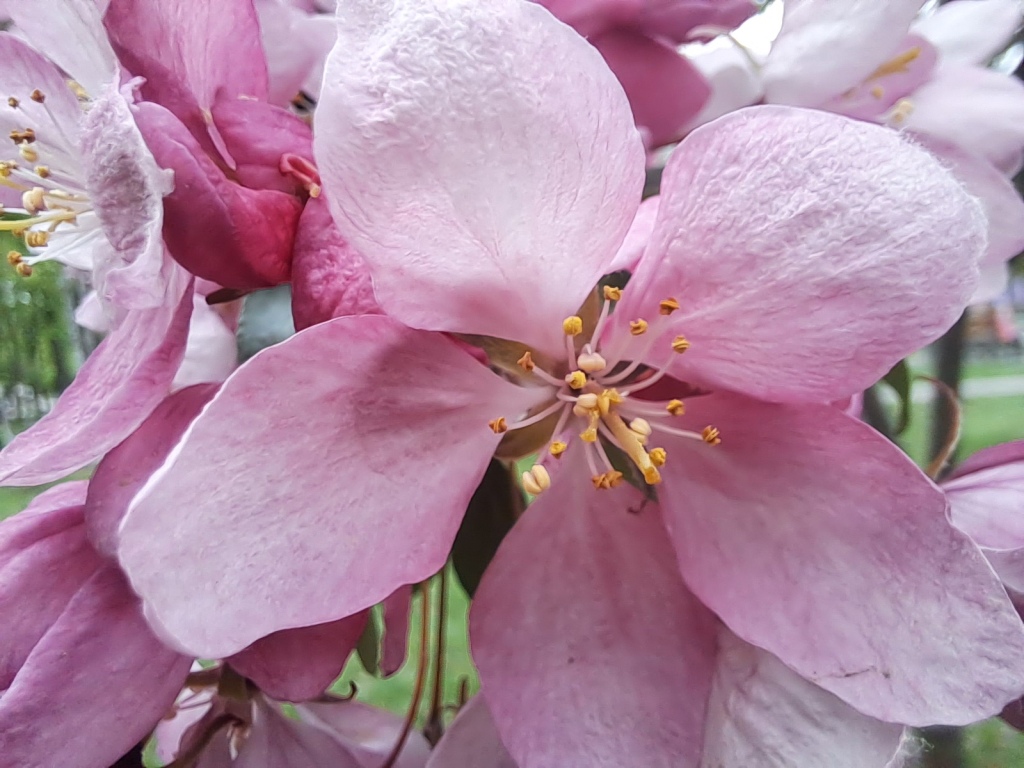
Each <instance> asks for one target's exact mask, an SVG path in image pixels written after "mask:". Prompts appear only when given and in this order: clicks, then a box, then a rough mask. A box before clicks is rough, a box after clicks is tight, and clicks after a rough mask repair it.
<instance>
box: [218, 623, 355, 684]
mask: <svg viewBox="0 0 1024 768" xmlns="http://www.w3.org/2000/svg"><path fill="white" fill-rule="evenodd" d="M365 626H366V614H365V612H364V613H357V614H355V615H353V616H348V617H346V618H344V619H339V620H338V621H332V622H330V623H329V624H317V625H316V626H312V627H300V628H298V629H285V630H281V631H280V632H274V633H273V634H271V635H267V636H266V637H262V638H260V639H259V640H257V641H256V642H255V643H253V644H252V645H250V646H249V647H248V648H246V649H245V650H243V651H241V652H240V653H236V654H235V655H234V656H232V657H230V658H229V659H228V663H229V664H231V666H232V667H234V669H235V670H236V671H237V672H239V673H240V674H242V675H244V676H245V677H247V678H249V679H250V680H252V681H253V682H254V683H256V686H257V687H258V688H259V689H260V690H261V691H263V692H264V693H266V694H267V695H268V696H271V697H273V698H275V699H277V700H278V701H306V700H307V699H313V698H316V697H317V696H319V695H320V694H322V693H323V692H324V691H326V690H327V689H328V688H329V687H330V685H331V683H333V682H334V681H335V680H337V679H338V677H339V676H340V675H341V670H342V667H344V666H345V662H346V661H347V660H348V657H349V654H350V653H352V651H353V650H354V649H355V647H356V643H358V642H359V636H360V635H361V634H362V633H363V628H364V627H365Z"/></svg>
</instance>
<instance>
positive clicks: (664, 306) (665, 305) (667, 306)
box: [658, 298, 679, 315]
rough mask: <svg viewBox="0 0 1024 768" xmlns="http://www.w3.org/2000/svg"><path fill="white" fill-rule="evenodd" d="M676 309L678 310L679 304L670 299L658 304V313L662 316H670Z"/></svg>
mask: <svg viewBox="0 0 1024 768" xmlns="http://www.w3.org/2000/svg"><path fill="white" fill-rule="evenodd" d="M677 309H679V302H678V301H676V300H675V299H672V298H669V299H662V300H661V303H659V304H658V313H659V314H662V315H671V314H672V313H673V312H675V311H676V310H677Z"/></svg>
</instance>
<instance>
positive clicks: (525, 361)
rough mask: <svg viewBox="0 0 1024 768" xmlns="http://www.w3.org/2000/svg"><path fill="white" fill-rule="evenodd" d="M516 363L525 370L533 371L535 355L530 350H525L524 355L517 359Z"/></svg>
mask: <svg viewBox="0 0 1024 768" xmlns="http://www.w3.org/2000/svg"><path fill="white" fill-rule="evenodd" d="M516 365H518V366H519V367H520V368H522V369H523V370H524V371H532V370H533V369H534V367H535V366H534V364H533V355H531V354H530V350H526V351H525V352H523V356H522V357H520V358H519V359H518V360H516Z"/></svg>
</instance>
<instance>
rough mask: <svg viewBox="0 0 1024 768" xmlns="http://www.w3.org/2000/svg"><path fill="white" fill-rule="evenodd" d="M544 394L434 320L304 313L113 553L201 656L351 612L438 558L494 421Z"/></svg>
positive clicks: (227, 395) (160, 620) (485, 453)
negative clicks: (309, 317) (490, 365)
mask: <svg viewBox="0 0 1024 768" xmlns="http://www.w3.org/2000/svg"><path fill="white" fill-rule="evenodd" d="M537 398H538V390H529V389H522V388H519V387H516V386H514V385H512V384H510V383H508V382H506V381H504V380H502V379H501V378H499V377H498V376H496V375H495V374H493V373H492V372H491V371H489V370H488V369H487V368H485V367H484V366H482V365H480V364H479V363H477V362H476V361H475V360H474V359H473V358H472V357H470V356H469V355H467V354H466V353H465V352H463V351H462V350H461V349H460V348H459V347H458V346H457V345H456V344H455V343H453V342H452V341H450V340H449V339H447V338H445V337H444V336H442V335H440V334H432V333H427V332H420V331H413V330H410V329H408V328H405V327H404V326H401V325H399V324H398V323H397V322H395V321H394V320H391V319H390V318H386V317H383V316H377V317H371V316H361V317H344V318H339V319H337V320H332V321H330V322H327V323H322V324H320V325H316V326H313V327H312V328H308V329H306V330H305V331H301V332H300V333H298V334H296V335H295V336H293V337H291V338H290V339H288V340H287V341H285V342H283V343H281V344H278V345H277V346H275V347H271V348H269V349H267V350H264V351H263V352H261V353H259V354H258V355H256V356H255V357H253V358H252V359H251V360H250V361H249V362H247V363H246V364H245V365H243V366H242V367H241V368H239V369H238V371H237V372H235V374H234V375H233V376H232V377H231V378H229V379H228V380H227V381H226V382H225V383H224V385H223V387H222V388H221V390H220V391H219V392H218V393H217V395H216V396H215V397H214V399H213V400H212V401H211V402H210V404H209V405H208V406H207V408H206V410H204V411H203V413H202V414H201V415H200V416H199V418H198V419H197V420H196V421H195V422H193V424H192V426H191V427H190V428H189V430H188V431H187V432H186V433H185V437H184V438H183V442H182V443H180V444H179V446H178V447H177V448H176V449H175V451H174V453H172V455H171V457H170V459H169V460H168V463H167V464H165V465H164V467H163V468H162V469H161V470H160V471H159V472H158V473H157V474H156V475H155V476H154V477H153V479H152V480H151V481H150V483H149V484H148V485H147V486H146V488H144V489H143V491H142V493H141V495H140V497H138V498H137V500H136V502H135V505H134V506H133V508H132V509H131V510H130V511H129V513H128V516H127V517H126V518H125V521H124V523H123V524H122V528H121V550H120V557H121V560H122V563H123V564H124V566H125V568H126V570H127V572H128V574H129V576H130V578H131V580H132V584H133V586H134V587H135V588H136V590H137V591H138V592H139V594H141V595H142V597H143V599H144V600H145V601H146V603H147V611H148V614H147V615H149V616H150V617H151V618H153V619H154V620H155V622H156V623H157V624H159V625H161V626H162V627H164V628H165V632H166V636H167V637H168V638H172V639H173V642H175V643H176V644H178V645H180V646H182V647H185V648H189V649H194V650H195V651H196V652H197V654H198V655H201V656H205V657H211V658H217V657H223V656H227V655H230V654H232V653H235V652H237V651H239V650H241V649H242V648H244V647H245V646H247V645H249V644H250V643H252V642H253V641H254V640H256V639H258V638H260V637H263V636H264V635H267V634H269V633H271V632H276V631H277V630H280V629H288V628H291V627H297V626H309V625H311V624H322V623H325V622H329V621H334V620H336V619H339V618H341V617H344V616H348V615H351V614H353V613H355V612H357V611H360V610H362V609H363V608H367V607H369V606H371V605H373V604H375V603H378V602H380V601H381V600H383V599H384V598H385V597H387V596H388V595H389V594H391V593H392V592H394V591H395V589H397V588H398V587H399V586H401V585H404V584H411V583H415V582H418V581H421V580H423V579H425V578H427V577H428V576H430V575H431V574H433V573H435V572H436V571H437V570H438V569H439V568H440V567H441V566H442V565H443V564H444V561H445V559H446V557H447V556H448V551H449V549H450V548H451V543H452V540H453V538H454V536H455V531H456V529H457V527H458V524H459V519H460V517H461V515H462V512H463V511H464V510H465V509H466V505H467V504H468V502H469V499H470V497H471V496H472V494H473V491H474V490H475V489H476V485H477V483H478V482H479V480H480V477H481V475H482V474H483V471H484V468H485V467H486V465H487V462H488V460H489V458H490V456H491V454H492V452H493V450H494V448H495V446H496V445H497V443H498V439H499V438H498V436H497V435H495V434H494V433H493V432H492V431H491V430H490V428H489V427H488V426H487V424H488V422H489V421H490V420H492V419H495V418H498V417H500V416H506V417H508V418H509V419H512V418H514V417H515V416H517V415H518V414H520V413H523V412H525V411H526V410H528V409H529V408H530V407H531V406H533V405H535V404H537ZM424 446H436V447H437V450H433V451H431V450H424ZM170 571H173V572H174V573H175V574H176V578H175V579H168V578H167V573H168V572H170ZM311 584H316V585H317V588H316V589H315V590H313V591H311V590H310V585H311Z"/></svg>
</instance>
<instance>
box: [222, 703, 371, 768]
mask: <svg viewBox="0 0 1024 768" xmlns="http://www.w3.org/2000/svg"><path fill="white" fill-rule="evenodd" d="M232 765H233V766H234V768H283V766H288V768H322V767H323V766H330V768H363V766H362V765H361V764H360V763H359V761H358V760H357V759H356V757H355V755H353V754H352V752H351V750H349V749H348V747H347V745H345V744H344V743H342V741H341V740H340V739H337V738H336V737H335V736H334V735H333V734H330V733H328V732H326V731H324V730H322V729H320V728H317V727H316V726H313V725H308V724H306V723H304V722H302V721H301V720H294V719H292V718H290V717H286V716H285V715H284V714H283V713H282V712H281V711H280V710H279V709H278V708H277V706H276V705H275V704H273V703H271V702H268V701H266V700H264V699H263V698H262V697H260V698H258V699H256V701H255V706H254V707H253V722H252V727H251V728H250V729H249V734H248V736H247V737H246V739H245V743H244V744H242V747H241V749H239V750H238V757H237V758H235V762H234V763H233V764H232Z"/></svg>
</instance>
